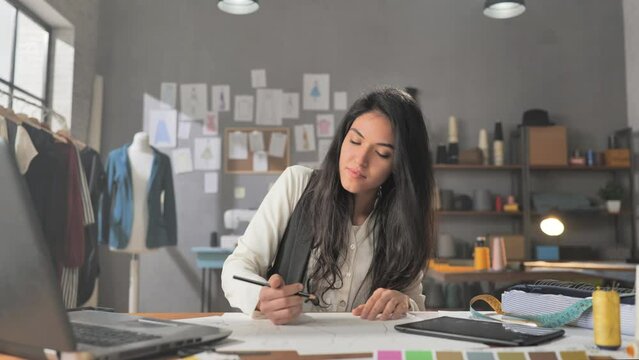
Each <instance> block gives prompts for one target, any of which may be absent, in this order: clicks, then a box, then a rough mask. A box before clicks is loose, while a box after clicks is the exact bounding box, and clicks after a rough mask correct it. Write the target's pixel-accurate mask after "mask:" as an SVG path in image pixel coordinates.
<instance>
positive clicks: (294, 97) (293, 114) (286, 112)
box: [282, 93, 300, 119]
mask: <svg viewBox="0 0 639 360" xmlns="http://www.w3.org/2000/svg"><path fill="white" fill-rule="evenodd" d="M299 118H300V94H299V93H282V119H299Z"/></svg>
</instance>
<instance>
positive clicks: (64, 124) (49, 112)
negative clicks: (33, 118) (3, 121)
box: [0, 89, 69, 130]
mask: <svg viewBox="0 0 639 360" xmlns="http://www.w3.org/2000/svg"><path fill="white" fill-rule="evenodd" d="M0 94H2V95H5V96H7V97H8V98H9V99H10V100H19V101H22V102H24V103H26V104H29V105H31V106H35V107H37V108H39V109H41V110H42V112H43V118H46V117H47V116H49V115H51V117H52V118H55V119H56V120H58V121H60V122H61V123H62V127H63V128H64V129H66V130H69V126H68V123H67V119H66V118H65V117H64V116H62V115H61V114H60V113H58V112H56V111H54V110H53V109H51V108H48V107H46V106H44V105H40V104H36V103H34V102H33V101H31V100H27V99H25V98H22V97H20V96H16V95H14V94H12V93H9V92H7V91H4V90H2V89H0ZM8 110H11V109H8ZM16 115H18V114H16ZM38 122H41V121H40V120H38ZM42 122H44V121H42Z"/></svg>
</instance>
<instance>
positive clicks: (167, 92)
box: [160, 82, 177, 109]
mask: <svg viewBox="0 0 639 360" xmlns="http://www.w3.org/2000/svg"><path fill="white" fill-rule="evenodd" d="M160 101H162V104H163V106H165V107H166V108H168V109H175V106H176V105H177V84H176V83H168V82H163V83H162V84H161V85H160Z"/></svg>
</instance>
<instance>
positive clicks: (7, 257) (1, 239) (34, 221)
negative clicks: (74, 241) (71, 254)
mask: <svg viewBox="0 0 639 360" xmlns="http://www.w3.org/2000/svg"><path fill="white" fill-rule="evenodd" d="M0 276H1V280H0V352H6V353H14V354H22V355H23V356H27V357H29V358H33V357H41V356H42V348H48V349H57V350H65V351H66V350H73V349H74V348H75V344H74V340H73V336H72V332H71V327H70V325H69V321H68V318H67V315H66V311H65V309H64V306H63V304H62V296H61V294H60V290H59V288H58V281H57V276H56V273H55V269H54V266H53V263H52V260H51V256H50V254H49V249H48V247H47V245H46V244H45V242H44V238H43V234H42V228H41V225H40V222H39V221H38V218H37V215H36V213H35V210H34V209H33V205H32V201H31V198H30V194H29V191H28V189H27V185H26V182H25V180H24V178H23V177H22V176H21V175H20V173H19V172H18V169H17V165H16V162H15V159H14V158H13V155H12V153H11V152H10V149H9V146H8V144H7V143H5V142H4V141H3V140H2V139H1V138H0Z"/></svg>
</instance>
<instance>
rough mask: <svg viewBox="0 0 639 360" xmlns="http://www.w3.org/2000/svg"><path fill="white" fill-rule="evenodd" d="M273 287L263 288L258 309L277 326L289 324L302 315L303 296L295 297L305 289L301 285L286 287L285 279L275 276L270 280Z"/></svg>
mask: <svg viewBox="0 0 639 360" xmlns="http://www.w3.org/2000/svg"><path fill="white" fill-rule="evenodd" d="M268 283H269V285H270V286H271V287H270V288H269V287H266V286H264V287H262V290H260V299H259V302H258V303H257V309H258V310H259V311H261V312H262V314H264V315H265V316H266V317H267V318H269V319H270V320H271V322H272V323H273V324H275V325H282V324H287V323H289V322H291V321H293V320H295V318H297V317H298V316H299V315H300V314H301V313H302V302H303V300H304V299H303V298H302V297H301V296H298V295H295V294H297V293H298V292H299V291H302V290H303V289H304V286H303V285H302V284H300V283H296V284H290V285H286V284H284V279H282V277H281V276H280V275H278V274H275V275H273V276H271V277H270V279H268Z"/></svg>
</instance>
